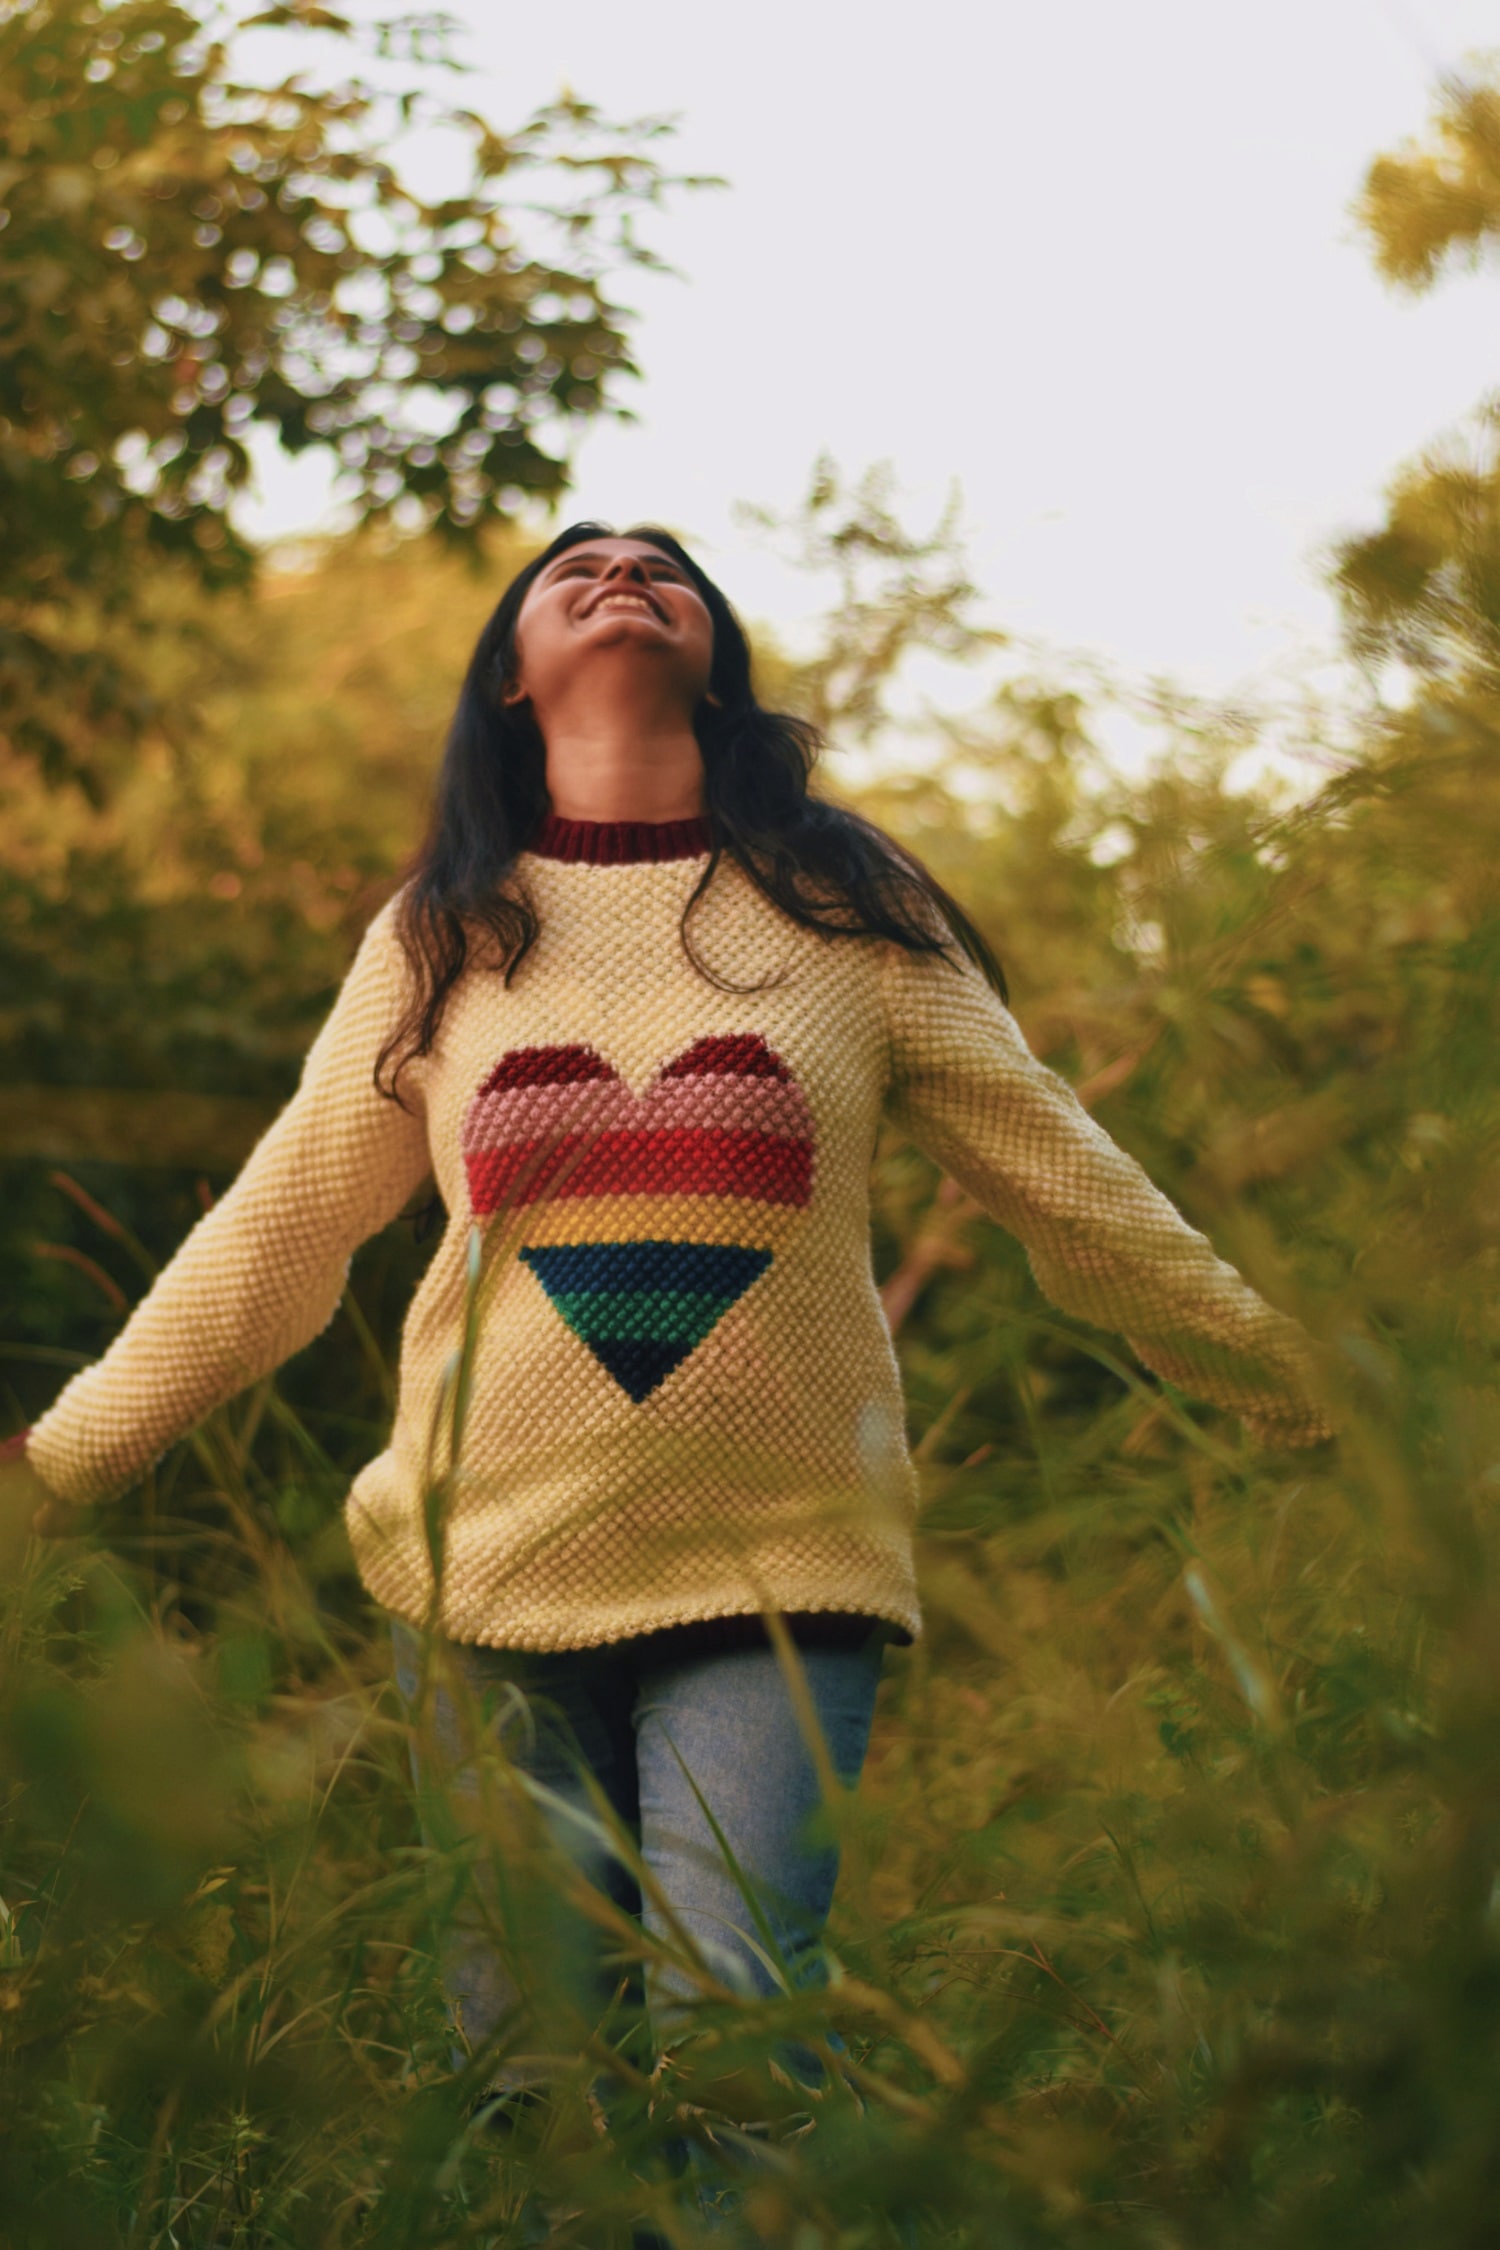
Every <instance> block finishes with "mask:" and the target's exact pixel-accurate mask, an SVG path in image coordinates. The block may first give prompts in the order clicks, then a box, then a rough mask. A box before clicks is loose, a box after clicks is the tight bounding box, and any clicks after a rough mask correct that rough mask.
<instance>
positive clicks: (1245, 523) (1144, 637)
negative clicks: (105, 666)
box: [253, 0, 1500, 693]
mask: <svg viewBox="0 0 1500 2250" xmlns="http://www.w3.org/2000/svg"><path fill="white" fill-rule="evenodd" d="M358 12H359V13H360V14H362V15H368V14H371V13H388V12H390V10H389V8H375V7H371V6H368V5H364V4H362V5H360V7H359V9H358ZM452 13H453V14H454V15H455V17H456V18H457V19H458V21H459V22H461V23H463V24H465V25H467V26H468V33H469V36H468V38H467V40H466V41H465V49H466V51H467V53H468V54H469V56H470V57H471V58H472V60H473V61H474V62H475V63H476V64H477V65H478V66H479V68H478V73H477V75H476V76H475V78H473V79H472V80H470V81H469V82H467V84H466V85H464V86H463V87H462V88H461V89H460V90H461V91H462V92H463V95H464V98H465V99H468V100H472V101H473V102H474V103H475V105H476V106H478V107H481V108H484V109H485V110H486V111H487V113H488V114H489V115H490V116H491V117H492V118H493V119H494V120H495V122H497V123H498V124H500V125H501V126H502V127H503V126H506V125H511V124H514V123H517V122H519V120H520V119H521V118H522V116H523V115H525V114H526V113H527V112H528V111H529V110H530V109H531V108H532V107H533V106H534V105H535V104H537V103H539V102H542V101H545V100H548V99H550V98H551V97H552V96H554V95H555V94H556V92H557V91H558V89H559V87H560V86H561V85H563V84H564V83H566V84H567V85H569V86H570V87H571V88H572V89H573V90H574V91H575V92H577V93H578V94H580V95H582V96H584V97H585V98H587V99H588V100H590V101H593V102H595V103H597V104H598V105H599V106H600V107H601V108H603V109H604V110H605V111H606V112H608V113H611V114H613V115H615V116H617V117H627V116H630V115H633V114H638V113H641V112H646V111H651V112H659V111H678V112H680V113H681V119H682V122H681V128H680V131H679V133H678V135H677V136H676V138H675V140H674V141H671V142H668V143H666V144H665V150H664V155H665V158H666V160H667V161H669V162H671V163H672V164H673V165H674V166H678V167H680V168H682V169H684V170H702V171H710V172H717V173H721V174H723V175H725V176H726V177H727V179H728V181H729V183H730V185H729V187H728V188H727V189H725V190H719V191H709V192H703V193H700V194H697V195H692V196H683V197H679V198H678V199H676V201H675V203H674V205H673V206H672V207H671V208H670V209H669V210H668V211H666V212H664V213H662V214H660V215H658V216H656V217H655V218H654V219H652V220H651V221H650V222H649V223H648V228H647V231H648V233H649V237H650V239H651V240H652V241H653V243H654V244H655V246H656V247H657V248H658V249H659V250H660V251H661V252H662V253H663V254H664V255H665V256H666V257H667V258H669V259H670V260H671V261H672V262H673V264H675V265H676V266H677V267H678V268H679V269H680V271H681V273H682V274H683V275H684V276H685V279H683V280H678V281H673V280H666V279H658V278H655V277H650V276H640V277H632V278H631V279H630V281H629V283H628V285H627V286H625V287H624V288H623V290H622V292H621V294H622V295H623V296H624V297H625V298H626V299H627V301H629V302H632V303H634V304H635V305H637V306H638V308H639V310H640V314H641V319H640V321H639V324H638V326H637V329H636V337H637V347H638V348H637V359H638V362H639V365H640V366H641V369H642V371H643V375H644V378H645V379H644V381H643V382H642V383H640V384H639V385H636V386H633V387H632V396H631V403H632V404H633V405H634V407H635V409H636V411H637V412H638V414H639V417H640V419H639V422H638V423H637V424H636V425H635V426H633V427H624V428H621V427H603V428H599V429H597V430H596V431H594V432H593V433H592V434H590V436H588V437H587V438H586V439H585V441H584V443H583V445H582V447H581V449H580V454H579V476H578V482H577V487H576V491H575V495H574V499H573V501H572V502H570V503H568V504H566V516H573V515H585V514H587V515H602V516H605V517H609V518H613V519H629V518H632V517H642V516H654V517H658V518H664V519H666V520H667V521H668V522H671V523H674V524H677V525H679V526H680V527H682V528H683V529H684V530H685V531H686V532H687V533H688V534H689V535H690V536H691V537H693V538H694V539H695V540H696V542H697V543H698V546H699V549H700V551H701V553H702V555H703V558H704V560H705V562H706V563H707V564H708V566H709V567H710V568H711V569H713V570H714V571H715V574H716V575H717V576H719V577H720V578H721V579H722V580H723V582H724V584H725V586H726V590H727V591H728V592H729V593H730V595H731V596H732V598H734V599H735V600H736V601H737V603H738V605H739V606H740V608H741V609H742V610H743V611H744V612H745V613H746V614H747V615H748V616H749V617H751V618H761V619H766V620H768V621H769V622H770V623H771V624H772V625H774V626H775V627H777V628H778V629H779V630H781V631H782V632H785V633H788V634H789V635H790V636H792V637H793V638H795V637H796V628H797V624H798V621H799V620H800V619H805V618H806V616H807V615H808V614H809V612H810V611H811V610H812V609H814V608H815V607H816V605H817V593H816V589H815V588H813V587H812V586H811V585H810V583H809V582H808V581H807V580H806V579H804V578H802V577H801V576H798V575H796V574H793V573H792V572H790V571H788V570H787V569H785V568H784V567H783V566H782V565H781V564H779V563H778V562H777V561H776V560H775V559H774V558H773V557H772V556H771V555H770V554H769V553H768V552H767V551H766V550H765V548H764V547H763V546H761V545H759V544H757V542H756V540H755V538H754V537H753V536H752V534H751V533H749V532H748V531H747V530H745V529H744V528H743V527H742V526H740V525H738V524H737V523H736V522H735V520H734V517H733V513H732V510H733V505H734V503H735V502H736V501H737V500H751V501H756V502H762V503H766V504H769V505H771V506H773V507H775V508H777V509H788V508H791V507H792V506H794V505H795V503H796V501H797V499H798V497H799V496H800V494H801V492H802V490H803V489H804V487H805V485H806V482H807V478H808V474H809V472H810V469H811V467H812V464H813V461H814V459H815V457H816V456H817V455H818V454H819V453H820V452H821V451H823V450H825V449H826V450H828V451H829V452H831V453H832V454H833V455H834V457H835V458H836V460H837V461H838V462H839V464H840V465H841V467H842V468H843V469H844V470H845V471H847V472H849V473H851V474H853V473H857V472H858V471H859V470H861V469H863V468H865V467H866V466H868V465H869V464H870V463H872V462H875V461H881V460H884V461H889V462H890V463H891V464H892V466H893V468H894V470H895V472H896V476H897V478H898V480H899V484H900V487H901V490H902V492H903V494H904V503H905V510H906V513H907V514H908V516H909V518H910V519H912V520H914V521H915V522H916V523H918V524H922V525H925V524H926V523H927V522H928V521H929V520H930V519H931V517H932V516H933V515H934V514H935V513H936V511H937V509H938V507H939V506H940V504H941V501H942V499H943V497H944V495H945V493H946V491H947V489H948V487H949V485H950V483H951V482H952V481H953V480H954V479H957V480H958V482H959V484H960V486H961V489H962V495H963V502H964V515H965V522H966V525H967V527H968V532H969V539H970V551H971V555H972V557H973V561H974V564H975V574H976V576H977V578H978V580H979V582H980V584H981V585H982V586H983V587H984V588H985V590H986V593H987V595H988V596H989V597H990V599H991V603H992V614H993V618H994V621H995V622H997V623H1000V624H1002V625H1004V626H1007V627H1009V628H1011V629H1012V630H1014V631H1016V632H1018V633H1020V634H1023V635H1028V636H1036V637H1038V638H1040V639H1041V640H1043V641H1045V642H1047V643H1049V644H1052V645H1055V646H1058V647H1061V648H1076V649H1086V650H1089V651H1091V652H1094V653H1097V654H1098V655H1100V656H1102V657H1104V658H1105V659H1107V660H1110V661H1112V662H1115V663H1119V664H1121V665H1123V666H1124V667H1126V668H1127V669H1128V670H1130V671H1132V672H1134V673H1135V674H1137V675H1141V676H1144V675H1147V674H1151V673H1169V674H1171V675H1173V676H1174V677H1175V678H1177V679H1179V680H1181V681H1182V682H1184V683H1185V684H1187V685H1189V686H1190V687H1194V688H1197V689H1199V690H1202V691H1204V692H1208V693H1227V692H1229V691H1231V690H1232V689H1234V688H1235V687H1244V686H1246V685H1248V684H1249V683H1250V681H1251V680H1252V679H1253V678H1256V677H1260V678H1264V677H1265V676H1266V675H1267V673H1268V671H1269V670H1270V669H1271V668H1273V667H1275V666H1277V665H1279V664H1281V663H1284V662H1287V661H1291V660H1295V659H1296V657H1297V655H1298V652H1301V657H1302V661H1303V662H1304V663H1305V662H1306V661H1308V659H1309V656H1310V657H1311V660H1312V661H1313V662H1316V661H1317V660H1318V655H1319V652H1328V651H1331V650H1332V647H1333V645H1334V635H1335V610H1334V605H1333V603H1332V601H1331V599H1330V598H1329V596H1328V595H1327V593H1326V592H1325V591H1324V590H1323V588H1322V586H1321V584H1320V583H1319V579H1318V574H1317V567H1316V550H1317V549H1318V547H1319V546H1320V545H1321V544H1322V543H1324V542H1326V541H1327V540H1329V539H1331V538H1332V537H1333V536H1335V535H1336V534H1337V533H1339V532H1340V531H1347V530H1352V529H1355V528H1358V527H1361V526H1367V525H1369V524H1371V523H1372V522H1373V521H1374V520H1376V518H1377V516H1378V513H1379V509H1380V496H1381V492H1382V489H1383V487H1384V485H1385V484H1386V482H1387V480H1388V479H1389V477H1390V475H1391V473H1392V471H1393V470H1394V469H1395V468H1396V466H1397V464H1398V463H1399V462H1401V461H1403V460H1405V459H1408V458H1409V457H1410V456H1411V455H1413V454H1414V453H1415V452H1416V451H1417V450H1418V449H1419V448H1420V447H1422V446H1423V445H1424V444H1426V443H1428V442H1430V441H1431V440H1432V439H1433V438H1435V437H1436V436H1437V435H1438V434H1439V433H1440V432H1442V431H1443V430H1445V429H1448V428H1451V427H1452V426H1453V425H1454V424H1455V423H1456V422H1457V421H1458V420H1459V419H1460V418H1461V417H1462V416H1463V415H1464V414H1465V413H1466V411H1467V410H1468V409H1469V408H1470V407H1472V406H1473V405H1474V404H1475V403H1476V402H1477V401H1478V400H1479V398H1480V397H1481V396H1482V395H1483V394H1484V393H1485V392H1486V391H1487V390H1488V389H1489V388H1490V387H1491V386H1492V385H1493V384H1494V383H1495V382H1496V379H1497V357H1500V353H1497V345H1500V321H1497V299H1500V286H1497V281H1500V277H1497V276H1496V274H1495V273H1494V272H1493V270H1492V271H1490V272H1489V273H1481V274H1478V275H1471V274H1467V273H1454V274H1453V275H1451V276H1449V277H1448V278H1447V279H1446V280H1445V281H1444V282H1443V283H1441V284H1440V285H1439V286H1438V287H1437V288H1436V289H1435V290H1434V291H1432V292H1431V293H1430V294H1429V295H1427V296H1425V297H1420V298H1406V297H1403V296H1399V295H1397V294H1396V293H1394V292H1393V291H1391V290H1390V289H1388V288H1387V287H1386V286H1385V285H1384V284H1383V283H1382V282H1380V280H1379V279H1378V278H1377V277H1376V275H1375V272H1374V269H1373V265H1372V262H1371V258H1370V254H1369V250H1368V248H1367V247H1366V245H1365V242H1364V240H1363V238H1362V237H1361V236H1359V235H1358V234H1357V232H1356V229H1355V227H1354V223H1353V221H1352V219H1351V217H1350V216H1349V205H1350V203H1351V201H1352V199H1353V197H1354V196H1355V194H1356V193H1357V191H1358V188H1359V185H1360V181H1361V178H1362V175H1363V172H1364V169H1365V167H1366V165H1367V164H1368V163H1369V161H1370V159H1371V158H1372V157H1373V156H1375V155H1376V154H1377V153H1379V152H1381V151H1388V150H1391V149H1394V148H1395V147H1396V146H1397V145H1398V143H1399V142H1400V141H1401V140H1402V138H1403V137H1407V136H1416V135H1419V134H1421V133H1422V132H1423V131H1424V129H1425V126H1426V121H1427V118H1428V115H1429V112H1430V109H1431V106H1432V100H1433V97H1434V92H1435V82H1436V78H1437V74H1438V72H1439V70H1440V69H1441V68H1443V67H1445V66H1447V65H1451V64H1453V63H1456V62H1458V61H1459V60H1460V59H1461V58H1462V57H1463V55H1464V54H1465V53H1466V52H1471V53H1472V52H1475V51H1478V50H1482V49H1484V48H1485V47H1491V48H1493V47H1497V46H1500V8H1497V6H1496V5H1495V0H1257V5H1256V6H1254V7H1253V8H1233V9H1231V8H1227V7H1212V6H1206V5H1204V0H1131V4H1130V5H1128V6H1126V5H1122V4H1121V0H1048V4H1046V5H1040V4H1038V0H1026V4H1025V5H1022V4H1021V0H989V5H987V6H981V5H979V4H978V0H922V4H921V5H920V6H913V5H911V4H910V0H906V4H903V5H901V6H896V5H894V4H893V0H861V4H859V5H855V4H854V0H755V4H753V5H750V6H744V7H735V8H729V7H726V6H722V5H720V6H714V5H706V4H705V0H649V5H638V6H633V7H632V6H627V5H622V4H621V0H568V5H567V6H566V7H561V6H554V5H549V4H548V0H529V4H527V5H525V6H519V5H513V4H506V5H504V6H493V5H484V4H482V0H466V4H461V5H459V6H457V7H456V8H453V9H452ZM325 503H326V484H325V483H324V482H323V481H322V477H321V472H320V470H319V467H318V466H317V464H315V463H309V462H304V463H302V464H298V465H289V464H279V465H275V466H274V467H273V470H272V472H271V473H269V474H268V475H267V477H266V479H265V483H264V490H263V498H262V501H261V504H260V505H259V506H258V507H257V509H256V510H255V513H254V517H253V527H255V528H259V529H260V530H262V531H265V532H273V533H280V532H284V531H287V530H291V529H294V528H300V527H302V526H305V525H306V524H308V523H309V522H311V521H313V520H315V519H316V518H317V517H318V515H319V512H320V510H321V509H322V508H323V507H324V505H325Z"/></svg>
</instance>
